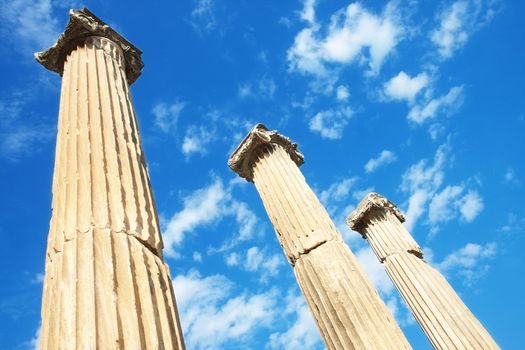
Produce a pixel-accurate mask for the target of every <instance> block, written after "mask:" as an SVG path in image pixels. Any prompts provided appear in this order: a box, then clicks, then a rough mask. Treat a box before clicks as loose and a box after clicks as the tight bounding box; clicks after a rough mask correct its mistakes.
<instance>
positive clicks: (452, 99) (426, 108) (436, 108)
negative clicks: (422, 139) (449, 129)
mask: <svg viewBox="0 0 525 350" xmlns="http://www.w3.org/2000/svg"><path fill="white" fill-rule="evenodd" d="M463 90H464V89H463V86H454V87H453V88H451V89H450V90H449V91H448V93H447V94H445V95H442V96H439V97H435V98H430V99H425V100H424V101H422V102H420V103H417V104H416V105H414V106H413V107H412V108H411V109H410V111H409V112H408V116H407V118H408V120H410V121H412V122H414V123H416V124H422V123H424V122H425V121H427V120H430V119H433V118H436V117H437V116H438V115H439V114H443V115H446V116H448V115H451V114H454V113H455V112H457V111H458V109H459V108H460V107H461V105H462V104H463Z"/></svg>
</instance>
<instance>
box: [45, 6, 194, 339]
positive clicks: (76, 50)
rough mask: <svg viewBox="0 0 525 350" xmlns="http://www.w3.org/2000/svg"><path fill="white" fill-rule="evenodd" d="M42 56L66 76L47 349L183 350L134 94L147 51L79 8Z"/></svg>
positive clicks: (50, 248) (48, 279)
mask: <svg viewBox="0 0 525 350" xmlns="http://www.w3.org/2000/svg"><path fill="white" fill-rule="evenodd" d="M35 57H36V59H37V61H39V62H40V63H41V64H42V65H44V67H46V68H47V69H49V70H52V71H55V72H57V73H59V74H60V75H61V76H62V90H61V96H60V108H59V115H58V134H57V145H56V154H55V169H54V176H53V189H52V190H53V201H52V217H51V222H50V230H49V236H48V245H47V254H46V274H45V279H44V291H43V301H42V334H41V343H40V346H41V349H184V342H183V338H182V332H181V327H180V322H179V316H178V311H177V305H176V301H175V295H174V292H173V287H172V280H171V276H170V272H169V268H168V265H166V264H165V263H164V261H163V258H162V248H163V245H162V238H161V235H160V231H159V222H158V217H157V212H156V208H155V202H154V199H153V193H152V190H151V186H150V181H149V176H148V172H147V169H146V161H145V158H144V152H143V150H142V146H141V142H140V137H139V132H138V126H137V119H136V117H135V112H134V110H133V105H132V103H131V96H130V91H129V85H130V84H131V83H133V82H134V81H135V80H136V79H137V77H138V76H139V75H140V72H141V69H142V67H143V63H142V60H141V52H140V50H138V49H137V48H136V47H135V46H133V45H132V44H130V43H129V42H128V41H127V40H126V39H124V38H123V37H122V36H120V35H119V34H118V33H116V32H115V31H114V30H113V29H111V28H110V27H108V26H107V25H106V24H105V23H104V22H103V21H102V20H100V19H99V18H97V17H96V16H95V15H93V14H92V13H91V12H89V10H87V9H82V10H71V11H70V19H69V23H68V24H67V27H66V29H65V31H64V32H63V33H62V34H61V35H60V37H59V38H58V41H57V43H56V44H55V45H54V46H52V47H51V48H49V49H48V50H46V51H43V52H40V53H37V54H35Z"/></svg>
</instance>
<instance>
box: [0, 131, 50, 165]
mask: <svg viewBox="0 0 525 350" xmlns="http://www.w3.org/2000/svg"><path fill="white" fill-rule="evenodd" d="M9 129H11V130H6V131H5V132H0V138H1V140H0V156H2V157H4V158H6V159H9V160H11V161H13V162H17V161H19V160H20V159H21V158H22V157H23V156H26V155H29V154H31V153H35V151H36V147H38V146H39V145H40V144H42V143H44V142H46V141H49V140H51V139H52V137H53V132H52V130H51V128H48V127H45V126H40V125H32V126H31V127H26V126H23V125H19V126H16V125H12V126H11V127H10V128H9Z"/></svg>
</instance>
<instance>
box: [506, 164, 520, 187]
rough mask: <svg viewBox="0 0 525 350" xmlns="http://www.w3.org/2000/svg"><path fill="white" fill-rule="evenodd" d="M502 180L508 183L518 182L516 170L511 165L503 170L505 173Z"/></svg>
mask: <svg viewBox="0 0 525 350" xmlns="http://www.w3.org/2000/svg"><path fill="white" fill-rule="evenodd" d="M503 180H504V181H505V182H506V183H509V184H519V180H518V178H517V176H516V171H515V170H514V169H513V168H511V167H508V168H507V170H506V171H505V174H504V175H503Z"/></svg>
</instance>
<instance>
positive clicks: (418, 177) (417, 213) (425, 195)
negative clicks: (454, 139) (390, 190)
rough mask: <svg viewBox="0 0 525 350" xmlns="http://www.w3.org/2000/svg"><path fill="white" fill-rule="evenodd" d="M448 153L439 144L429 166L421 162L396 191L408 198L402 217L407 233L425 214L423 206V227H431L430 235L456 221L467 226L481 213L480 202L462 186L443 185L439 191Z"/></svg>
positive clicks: (409, 171)
mask: <svg viewBox="0 0 525 350" xmlns="http://www.w3.org/2000/svg"><path fill="white" fill-rule="evenodd" d="M449 153H450V150H449V146H448V144H443V145H441V146H440V147H439V148H438V149H437V151H436V154H435V156H434V163H433V164H432V165H428V164H427V161H426V160H421V161H419V162H418V163H416V164H414V165H412V166H411V167H410V168H409V169H408V170H407V171H406V172H405V173H404V174H403V177H402V182H401V187H400V188H401V190H402V191H403V192H406V193H408V194H409V199H408V209H407V210H406V214H405V218H406V223H405V225H406V227H407V229H408V230H409V231H411V230H412V229H413V228H414V227H415V225H416V223H417V221H418V219H419V218H420V217H421V216H422V215H423V214H424V213H425V211H426V209H427V204H428V221H427V223H428V224H430V225H431V226H432V232H431V235H433V234H435V233H436V232H437V231H438V229H439V228H438V226H439V224H440V223H444V222H447V221H450V220H452V219H456V218H458V217H460V218H461V219H462V220H464V221H465V222H471V221H473V220H474V219H475V218H476V217H477V215H478V214H479V213H480V212H481V211H482V210H483V200H482V198H481V196H480V195H479V194H478V192H477V191H476V190H474V189H467V186H466V185H447V186H445V187H444V188H443V189H441V186H442V185H443V182H444V177H445V173H444V167H445V163H446V162H447V157H449ZM465 191H466V193H465ZM464 193H465V194H464Z"/></svg>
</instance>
